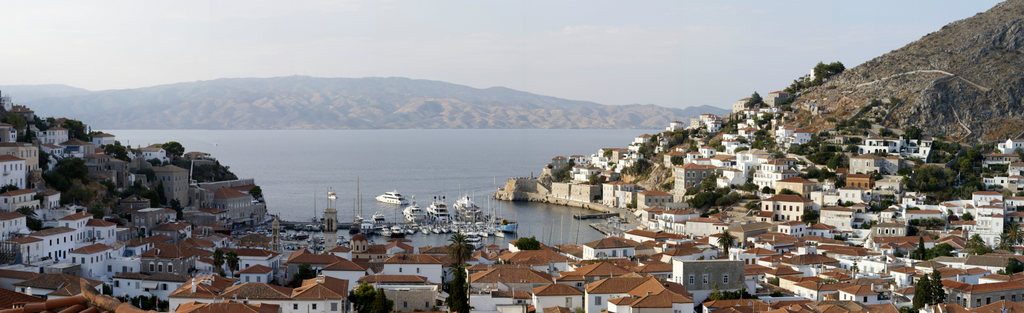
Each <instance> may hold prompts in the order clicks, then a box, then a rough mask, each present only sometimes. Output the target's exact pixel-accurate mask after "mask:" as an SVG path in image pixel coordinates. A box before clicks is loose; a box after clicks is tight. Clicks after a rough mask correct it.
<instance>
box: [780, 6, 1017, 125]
mask: <svg viewBox="0 0 1024 313" xmlns="http://www.w3.org/2000/svg"><path fill="white" fill-rule="evenodd" d="M890 97H896V98H900V99H902V100H904V103H903V104H901V105H892V106H888V107H886V108H884V109H885V110H886V111H887V112H886V117H885V119H884V121H883V122H882V124H883V125H884V126H886V127H892V128H898V129H902V128H905V127H907V126H910V125H915V126H918V127H920V128H921V129H923V130H924V132H925V134H927V135H945V136H947V137H949V138H952V139H958V140H965V141H993V140H1002V139H1006V138H1007V137H1013V138H1016V137H1020V136H1021V135H1022V134H1024V133H1022V132H1024V104H1022V101H1024V0H1009V1H1006V2H1004V3H1000V4H998V5H996V6H995V7H993V8H992V9H990V10H988V11H986V12H983V13H979V14H977V15H975V16H972V17H970V18H966V19H963V20H960V21H956V22H953V23H950V24H948V25H946V26H944V27H942V29H940V30H939V31H936V32H933V33H931V34H928V35H926V36H924V37H922V38H921V39H919V40H917V41H914V42H912V43H910V44H908V45H906V46H904V47H902V48H899V49H897V50H894V51H891V52H889V53H886V54H884V55H882V56H879V57H877V58H874V59H872V60H870V61H868V62H865V63H864V64H861V65H859V66H857V67H854V68H852V69H849V70H847V71H845V72H843V73H841V74H839V75H837V76H835V77H833V78H832V79H830V80H829V81H827V82H826V83H825V84H823V85H821V86H818V87H813V88H811V89H808V90H805V91H804V92H803V93H801V95H800V97H799V98H798V100H797V103H798V104H802V103H808V102H813V103H816V104H818V105H819V106H821V107H822V108H825V109H826V110H825V111H826V112H828V113H825V114H822V115H812V114H810V113H807V112H804V113H803V116H801V118H800V121H801V122H802V124H804V125H805V126H809V127H815V128H818V129H825V128H827V127H830V126H831V125H829V123H826V122H824V120H826V119H827V117H837V118H839V119H840V120H841V119H842V117H848V116H852V115H854V114H856V112H858V111H859V110H860V108H861V107H863V106H865V105H867V104H868V103H869V102H870V101H871V99H889V98H890Z"/></svg>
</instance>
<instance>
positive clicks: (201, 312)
mask: <svg viewBox="0 0 1024 313" xmlns="http://www.w3.org/2000/svg"><path fill="white" fill-rule="evenodd" d="M280 310H281V307H280V306H279V305H277V304H267V303H252V304H247V303H241V302H232V301H227V300H225V301H224V302H216V303H202V302H196V301H191V302H185V303H182V304H180V305H178V308H177V309H176V310H175V311H174V312H175V313H221V312H232V313H235V312H238V313H277V312H278V311H280Z"/></svg>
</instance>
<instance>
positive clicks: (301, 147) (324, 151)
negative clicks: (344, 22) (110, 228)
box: [108, 129, 644, 245]
mask: <svg viewBox="0 0 1024 313" xmlns="http://www.w3.org/2000/svg"><path fill="white" fill-rule="evenodd" d="M108 132H110V133H112V134H114V135H116V136H117V139H118V140H119V141H121V143H122V144H126V145H131V146H137V145H142V146H145V145H148V144H151V143H160V142H166V141H170V140H176V141H178V142H181V143H182V145H184V146H185V149H186V151H203V152H207V153H211V154H213V156H214V157H216V158H217V159H218V160H220V162H221V163H222V164H224V165H228V166H230V168H231V171H232V172H234V173H235V174H236V175H238V176H239V177H242V178H248V177H252V178H255V179H256V183H257V184H259V185H260V186H261V187H262V188H263V193H264V195H265V198H266V201H267V208H268V211H270V212H271V213H274V214H279V216H281V218H282V219H284V220H292V221H308V220H310V218H312V217H313V216H314V212H316V214H322V213H323V209H324V207H325V206H326V204H327V203H326V202H327V197H326V194H327V191H328V190H331V189H333V190H334V191H335V192H336V193H337V195H338V200H337V203H336V204H337V205H336V207H337V209H338V215H339V217H338V218H339V219H340V220H342V221H351V220H352V217H353V214H354V212H353V209H354V203H355V199H356V178H357V177H358V178H359V187H360V191H361V192H360V193H361V194H362V202H363V216H364V217H369V216H370V215H371V214H373V213H376V212H382V213H384V215H385V216H386V217H387V219H388V220H401V219H402V215H401V209H402V208H401V207H398V206H391V205H385V204H380V203H377V202H376V201H375V200H374V197H376V196H377V195H379V194H382V193H384V192H386V191H392V190H398V191H399V192H400V193H402V194H405V195H414V196H415V198H416V200H417V202H418V203H419V205H420V207H422V208H424V209H426V207H427V206H429V205H430V201H431V198H432V197H434V196H445V197H446V198H447V199H448V203H449V204H451V203H452V202H453V201H455V199H457V198H458V197H459V196H460V195H463V194H465V195H470V196H471V197H472V198H473V199H474V201H475V202H476V203H477V204H478V205H479V206H480V207H481V208H483V209H484V210H485V211H490V209H489V208H490V207H493V208H494V211H496V212H497V214H498V215H499V216H503V217H506V218H509V219H512V220H517V221H519V223H520V226H519V232H520V236H536V237H537V238H538V239H541V240H542V241H543V242H545V243H577V242H579V243H582V242H587V241H591V240H594V239H597V238H600V237H601V234H600V233H598V232H597V231H595V230H593V229H592V228H590V227H589V226H587V225H585V224H583V225H579V224H578V223H577V221H575V220H573V219H572V214H573V213H577V212H581V211H582V210H579V209H575V208H568V207H563V206H556V205H547V204H538V203H513V202H503V201H494V200H492V201H490V207H489V206H488V199H489V198H490V196H491V195H492V194H493V193H494V191H495V190H496V189H497V187H498V186H500V185H502V184H504V182H505V180H507V179H508V178H510V177H516V176H527V175H531V173H532V174H533V175H539V174H540V169H541V168H542V167H543V166H544V164H547V162H549V161H550V160H551V157H553V156H555V155H570V154H585V155H589V154H591V153H594V152H596V151H597V149H598V148H601V147H616V146H623V145H625V144H627V143H629V142H631V141H632V138H633V137H635V136H637V135H639V134H642V133H644V130H635V129H634V130H593V129H587V130H575V129H572V130H565V129H560V130H548V129H543V130H541V129H513V130H504V129H503V130H454V129H452V130H447V129H441V130H264V131H261V130H245V131H241V130H110V131H108ZM577 229H578V230H579V231H578V232H577ZM345 235H347V234H345ZM446 238H447V236H446V235H420V234H417V235H415V236H411V237H410V238H409V239H411V240H413V244H414V245H426V244H435V245H436V244H441V243H443V242H444V240H445V239H446ZM384 239H385V238H376V239H375V240H376V241H380V242H383V241H384ZM508 239H511V238H505V239H502V238H495V237H493V236H492V237H491V238H489V239H487V241H489V242H494V243H499V244H500V243H503V242H504V241H506V240H508Z"/></svg>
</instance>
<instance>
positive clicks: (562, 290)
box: [533, 283, 583, 296]
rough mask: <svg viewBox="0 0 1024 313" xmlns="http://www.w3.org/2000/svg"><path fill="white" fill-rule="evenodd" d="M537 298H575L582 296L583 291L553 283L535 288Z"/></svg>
mask: <svg viewBox="0 0 1024 313" xmlns="http://www.w3.org/2000/svg"><path fill="white" fill-rule="evenodd" d="M533 294H534V295H535V296H574V295H582V294H583V291H580V290H579V289H576V288H573V287H571V286H569V285H566V284H557V283H552V284H549V285H546V286H540V287H537V288H533Z"/></svg>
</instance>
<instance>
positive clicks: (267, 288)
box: [183, 282, 292, 300]
mask: <svg viewBox="0 0 1024 313" xmlns="http://www.w3.org/2000/svg"><path fill="white" fill-rule="evenodd" d="M183 286H184V285H183ZM220 296H221V297H224V298H236V299H250V300H257V299H259V300H285V299H291V296H292V289H291V288H288V287H281V286H274V285H269V284H266V283H254V282H247V283H242V284H238V285H233V286H231V287H228V288H225V289H224V291H223V292H221V293H220Z"/></svg>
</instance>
